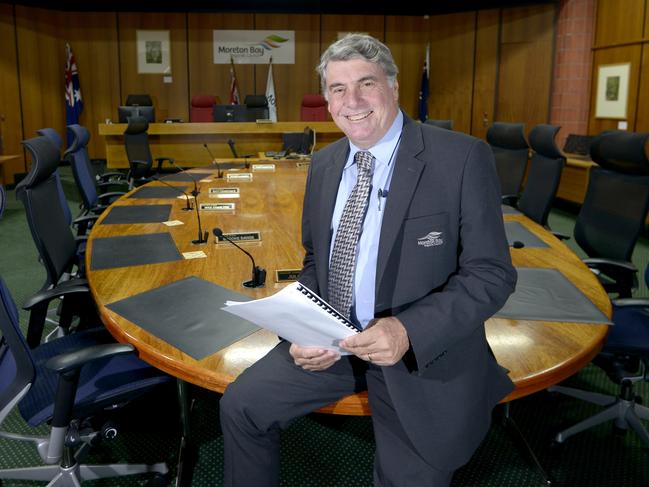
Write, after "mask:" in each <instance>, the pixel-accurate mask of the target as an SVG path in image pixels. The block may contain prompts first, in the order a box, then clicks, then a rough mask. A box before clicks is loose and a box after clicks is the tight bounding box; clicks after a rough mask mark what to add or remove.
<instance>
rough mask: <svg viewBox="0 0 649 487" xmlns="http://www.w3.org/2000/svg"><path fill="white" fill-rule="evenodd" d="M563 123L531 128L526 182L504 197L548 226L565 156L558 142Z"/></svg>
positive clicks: (504, 199) (540, 223) (505, 201)
mask: <svg viewBox="0 0 649 487" xmlns="http://www.w3.org/2000/svg"><path fill="white" fill-rule="evenodd" d="M560 128H561V127H559V126H556V125H545V124H542V125H537V126H536V127H534V128H533V129H532V130H531V131H530V135H529V139H530V147H531V148H532V151H533V153H532V158H531V159H530V166H529V171H528V174H527V182H526V183H525V188H524V189H523V192H522V194H521V196H520V198H516V197H503V202H504V203H506V204H510V205H512V206H514V207H516V208H518V209H519V210H520V211H521V212H523V213H524V214H525V215H526V216H527V217H528V218H530V219H532V220H534V221H535V222H536V223H538V224H539V225H543V226H544V227H546V228H547V226H548V215H549V214H550V209H551V208H552V203H553V202H554V198H555V196H556V194H557V190H558V189H559V182H560V181H561V172H562V171H563V166H564V165H565V163H566V158H565V157H564V155H563V154H562V153H561V151H560V150H559V148H558V147H557V144H556V142H555V137H556V135H557V133H558V132H559V129H560Z"/></svg>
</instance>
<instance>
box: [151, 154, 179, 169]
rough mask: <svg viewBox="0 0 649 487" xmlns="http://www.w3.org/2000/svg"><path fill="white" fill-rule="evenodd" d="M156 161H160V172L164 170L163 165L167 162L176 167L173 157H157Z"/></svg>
mask: <svg viewBox="0 0 649 487" xmlns="http://www.w3.org/2000/svg"><path fill="white" fill-rule="evenodd" d="M155 160H156V161H158V171H160V169H162V164H164V162H165V161H166V162H168V163H169V164H171V165H172V166H175V164H174V162H175V159H174V158H173V157H156V158H155Z"/></svg>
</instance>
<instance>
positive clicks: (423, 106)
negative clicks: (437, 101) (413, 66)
mask: <svg viewBox="0 0 649 487" xmlns="http://www.w3.org/2000/svg"><path fill="white" fill-rule="evenodd" d="M429 59H430V44H428V45H427V46H426V59H424V69H423V71H422V73H421V88H420V89H419V120H421V121H422V122H425V121H426V120H427V119H428V63H429Z"/></svg>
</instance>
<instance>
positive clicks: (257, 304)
mask: <svg viewBox="0 0 649 487" xmlns="http://www.w3.org/2000/svg"><path fill="white" fill-rule="evenodd" d="M221 309H223V310H224V311H227V312H229V313H232V314H235V315H237V316H240V317H241V318H244V319H246V320H248V321H251V322H252V323H254V324H256V325H258V326H261V327H262V328H265V329H267V330H270V331H272V332H274V333H276V334H277V335H278V336H280V337H282V338H284V339H286V340H288V341H289V342H291V343H295V344H296V345H300V346H303V347H320V348H325V349H328V350H335V351H336V352H338V353H340V354H341V355H349V352H347V351H346V350H343V349H341V348H340V347H339V346H338V343H339V342H340V340H342V339H343V338H347V337H348V336H351V335H354V334H356V333H358V330H357V329H356V327H354V325H353V324H351V323H350V322H349V321H348V320H347V319H345V318H344V317H343V316H341V315H340V314H338V313H337V312H336V311H335V310H334V309H333V308H332V307H331V306H330V305H329V304H328V303H327V302H325V301H323V300H322V299H321V298H320V297H318V296H317V295H316V294H315V293H313V292H312V291H310V290H309V289H308V288H307V287H306V286H304V285H303V284H300V283H299V282H294V283H291V284H289V285H288V286H286V287H285V288H284V289H282V290H281V291H279V292H278V293H276V294H273V295H272V296H268V297H266V298H262V299H257V300H254V301H245V302H239V301H226V302H225V307H223V308H221Z"/></svg>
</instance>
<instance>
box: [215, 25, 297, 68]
mask: <svg viewBox="0 0 649 487" xmlns="http://www.w3.org/2000/svg"><path fill="white" fill-rule="evenodd" d="M213 41H214V42H213V43H214V64H230V59H232V60H234V62H235V63H236V64H268V62H269V61H270V57H271V56H272V57H273V64H295V31H292V30H215V31H213Z"/></svg>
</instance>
